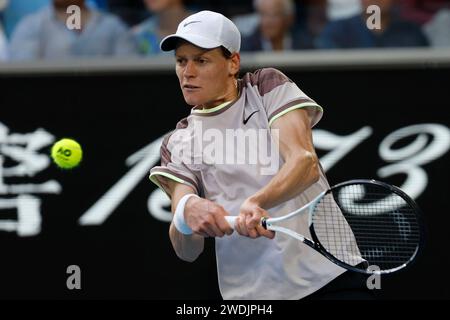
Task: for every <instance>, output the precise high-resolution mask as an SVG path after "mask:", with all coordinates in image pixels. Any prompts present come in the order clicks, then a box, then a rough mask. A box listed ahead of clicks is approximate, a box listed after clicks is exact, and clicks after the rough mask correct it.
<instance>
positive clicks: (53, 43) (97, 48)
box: [10, 0, 136, 60]
mask: <svg viewBox="0 0 450 320" xmlns="http://www.w3.org/2000/svg"><path fill="white" fill-rule="evenodd" d="M70 5H77V6H79V7H80V8H81V29H80V30H77V29H74V30H70V29H69V28H68V27H67V25H66V21H67V19H68V18H69V16H70V14H67V13H66V10H67V7H68V6H70ZM135 52H136V46H135V43H134V41H133V39H132V37H131V35H130V34H129V33H128V32H127V28H126V26H125V25H124V24H123V23H122V22H121V21H120V20H119V19H118V18H117V17H115V16H113V15H111V14H106V13H102V12H99V11H97V10H95V9H90V8H88V7H87V6H86V4H85V1H84V0H53V1H52V4H51V5H49V6H48V7H46V8H44V9H42V10H40V11H38V12H37V13H34V14H31V15H29V16H27V17H25V18H24V19H23V20H22V21H20V22H19V24H18V26H17V28H16V29H15V30H14V32H13V34H12V37H11V44H10V59H11V60H29V59H62V58H69V57H83V56H112V55H125V54H133V53H135Z"/></svg>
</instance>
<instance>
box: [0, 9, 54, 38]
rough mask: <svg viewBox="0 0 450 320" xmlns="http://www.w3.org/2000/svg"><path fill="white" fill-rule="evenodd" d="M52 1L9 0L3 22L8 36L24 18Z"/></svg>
mask: <svg viewBox="0 0 450 320" xmlns="http://www.w3.org/2000/svg"><path fill="white" fill-rule="evenodd" d="M0 1H1V0H0ZM50 1H51V0H31V1H30V0H8V1H7V2H8V5H7V6H6V8H5V10H4V12H3V23H4V27H5V32H6V36H7V37H8V38H10V37H11V34H12V32H13V30H14V29H15V28H16V26H17V24H18V23H19V21H20V20H22V18H24V17H25V16H28V15H30V14H32V13H34V12H36V11H38V10H40V9H42V8H43V7H45V6H48V4H49V3H50Z"/></svg>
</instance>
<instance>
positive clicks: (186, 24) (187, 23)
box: [183, 21, 201, 28]
mask: <svg viewBox="0 0 450 320" xmlns="http://www.w3.org/2000/svg"><path fill="white" fill-rule="evenodd" d="M197 22H201V21H189V22H186V23H185V24H184V25H183V27H184V28H186V26H188V25H190V24H191V23H197Z"/></svg>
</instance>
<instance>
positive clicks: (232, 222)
mask: <svg viewBox="0 0 450 320" xmlns="http://www.w3.org/2000/svg"><path fill="white" fill-rule="evenodd" d="M236 219H237V216H225V220H227V222H228V224H229V225H230V227H231V228H232V229H233V230H234V225H235V223H236Z"/></svg>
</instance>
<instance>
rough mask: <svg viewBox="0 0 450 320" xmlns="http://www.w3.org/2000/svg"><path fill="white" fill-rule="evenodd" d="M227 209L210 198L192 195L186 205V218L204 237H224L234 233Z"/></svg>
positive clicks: (195, 230)
mask: <svg viewBox="0 0 450 320" xmlns="http://www.w3.org/2000/svg"><path fill="white" fill-rule="evenodd" d="M227 215H229V214H228V212H226V211H225V209H224V208H223V207H222V206H220V205H218V204H217V203H214V202H212V201H210V200H207V199H204V198H198V197H191V198H189V200H188V201H187V202H186V205H185V207H184V220H185V221H186V223H187V225H188V226H189V227H190V228H191V229H192V231H193V232H194V233H197V234H199V235H202V236H204V237H223V236H224V235H230V234H232V233H233V229H232V228H231V227H230V225H229V224H228V222H227V221H226V220H225V216H227Z"/></svg>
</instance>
